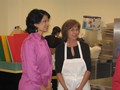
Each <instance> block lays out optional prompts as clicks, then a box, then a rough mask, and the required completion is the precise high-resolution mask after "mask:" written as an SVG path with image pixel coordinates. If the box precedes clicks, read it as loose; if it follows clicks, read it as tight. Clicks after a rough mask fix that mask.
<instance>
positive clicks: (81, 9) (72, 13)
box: [0, 0, 120, 34]
mask: <svg viewBox="0 0 120 90" xmlns="http://www.w3.org/2000/svg"><path fill="white" fill-rule="evenodd" d="M119 3H120V0H0V11H3V12H2V13H1V14H2V15H1V14H0V20H1V21H2V22H0V34H5V33H6V34H9V33H10V32H11V31H12V30H13V28H14V26H16V25H20V26H21V27H22V28H23V29H25V28H26V26H25V18H26V16H27V14H28V12H29V11H30V10H31V9H34V8H41V9H44V10H46V11H48V12H49V13H50V15H51V21H50V24H51V27H50V31H49V32H48V33H47V34H49V33H50V32H51V29H52V28H53V26H55V25H59V26H62V24H63V23H64V21H65V20H67V19H69V18H73V19H77V20H78V21H80V23H82V20H83V16H84V15H91V16H100V17H102V21H103V23H104V25H105V24H106V23H111V22H114V18H119V17H120V12H119V10H120V5H119Z"/></svg>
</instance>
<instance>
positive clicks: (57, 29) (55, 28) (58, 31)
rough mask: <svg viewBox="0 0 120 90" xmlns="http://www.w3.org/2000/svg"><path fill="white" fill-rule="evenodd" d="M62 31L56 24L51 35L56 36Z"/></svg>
mask: <svg viewBox="0 0 120 90" xmlns="http://www.w3.org/2000/svg"><path fill="white" fill-rule="evenodd" d="M60 32H61V29H60V27H58V26H55V27H54V28H53V30H52V33H51V35H53V36H55V35H56V34H57V33H60Z"/></svg>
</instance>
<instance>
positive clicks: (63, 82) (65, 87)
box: [57, 73, 68, 90]
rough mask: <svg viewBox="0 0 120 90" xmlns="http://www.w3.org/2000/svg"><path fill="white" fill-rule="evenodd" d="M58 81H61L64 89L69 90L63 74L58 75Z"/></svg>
mask: <svg viewBox="0 0 120 90" xmlns="http://www.w3.org/2000/svg"><path fill="white" fill-rule="evenodd" d="M57 79H58V80H59V82H60V84H61V85H62V87H63V88H64V90H68V88H67V86H66V84H65V81H64V78H63V76H62V74H61V73H58V74H57Z"/></svg>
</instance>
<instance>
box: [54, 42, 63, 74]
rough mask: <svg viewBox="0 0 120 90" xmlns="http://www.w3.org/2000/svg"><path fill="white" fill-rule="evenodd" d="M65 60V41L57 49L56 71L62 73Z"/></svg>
mask: <svg viewBox="0 0 120 90" xmlns="http://www.w3.org/2000/svg"><path fill="white" fill-rule="evenodd" d="M63 61H64V43H62V44H60V45H59V46H57V47H56V51H55V71H56V73H61V70H62V66H63Z"/></svg>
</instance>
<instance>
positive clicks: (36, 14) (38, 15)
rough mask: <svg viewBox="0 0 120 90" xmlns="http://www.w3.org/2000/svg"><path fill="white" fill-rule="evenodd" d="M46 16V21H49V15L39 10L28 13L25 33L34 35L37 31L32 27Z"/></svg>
mask: <svg viewBox="0 0 120 90" xmlns="http://www.w3.org/2000/svg"><path fill="white" fill-rule="evenodd" d="M44 15H46V16H47V17H48V19H50V14H49V13H48V12H46V11H44V10H41V9H33V10H32V11H30V13H29V14H28V16H27V18H26V26H27V28H26V30H25V31H26V32H28V33H35V32H36V30H37V27H35V26H34V24H38V23H40V22H41V20H42V18H43V16H44Z"/></svg>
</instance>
